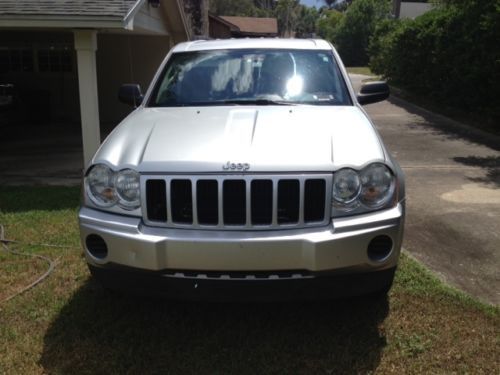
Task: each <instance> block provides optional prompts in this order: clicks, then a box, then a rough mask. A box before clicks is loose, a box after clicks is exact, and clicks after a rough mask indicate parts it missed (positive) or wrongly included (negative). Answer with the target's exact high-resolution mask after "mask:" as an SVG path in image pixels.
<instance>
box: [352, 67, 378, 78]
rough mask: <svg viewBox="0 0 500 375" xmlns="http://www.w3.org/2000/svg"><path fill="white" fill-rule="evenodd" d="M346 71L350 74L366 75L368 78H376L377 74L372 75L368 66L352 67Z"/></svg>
mask: <svg viewBox="0 0 500 375" xmlns="http://www.w3.org/2000/svg"><path fill="white" fill-rule="evenodd" d="M346 69H347V72H348V73H354V74H364V75H366V76H375V74H374V73H372V71H371V70H370V68H369V67H367V66H352V67H349V68H346Z"/></svg>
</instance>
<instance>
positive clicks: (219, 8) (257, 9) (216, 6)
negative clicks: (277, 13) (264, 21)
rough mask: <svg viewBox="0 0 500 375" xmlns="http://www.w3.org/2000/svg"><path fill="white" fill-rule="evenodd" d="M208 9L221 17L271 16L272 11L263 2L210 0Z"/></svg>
mask: <svg viewBox="0 0 500 375" xmlns="http://www.w3.org/2000/svg"><path fill="white" fill-rule="evenodd" d="M209 9H210V12H212V13H214V14H217V15H221V16H242V17H270V16H272V14H271V13H272V10H271V9H270V6H268V3H267V2H266V1H265V0H260V1H259V0H255V1H254V0H238V1H234V0H210V2H209Z"/></svg>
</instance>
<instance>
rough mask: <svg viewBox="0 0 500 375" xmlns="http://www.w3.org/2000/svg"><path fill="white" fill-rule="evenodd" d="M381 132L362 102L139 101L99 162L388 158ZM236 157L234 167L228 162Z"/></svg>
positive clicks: (305, 163)
mask: <svg viewBox="0 0 500 375" xmlns="http://www.w3.org/2000/svg"><path fill="white" fill-rule="evenodd" d="M383 160H384V150H383V146H382V144H381V142H380V140H379V138H378V135H377V133H376V131H375V129H374V128H373V126H372V125H371V123H370V122H369V120H368V119H367V117H366V115H365V114H364V113H363V112H362V110H361V109H359V108H358V107H355V106H345V107H334V106H309V105H304V106H301V105H298V106H258V107H257V106H255V107H254V106H252V107H247V106H245V107H243V106H224V107H181V108H177V107H176V108H139V109H137V110H136V111H134V112H133V113H132V114H130V115H129V116H128V117H127V118H126V119H125V120H124V121H123V122H122V123H121V124H120V125H119V126H118V127H117V128H116V129H115V130H114V131H113V132H112V133H111V134H110V135H109V136H108V138H107V139H106V140H105V141H104V143H103V144H102V146H101V148H100V149H99V151H98V152H97V154H96V155H95V157H94V159H93V163H101V162H103V163H107V164H109V165H111V166H112V167H114V168H117V169H122V168H127V167H131V168H135V169H137V170H139V171H140V172H161V173H207V172H208V173H213V172H216V173H221V172H224V171H227V172H235V173H237V172H238V171H241V169H238V167H239V166H238V164H241V165H245V167H244V169H247V166H248V170H246V172H247V173H252V172H318V171H332V170H335V169H338V168H340V167H345V166H351V167H355V168H356V167H361V166H363V165H365V164H367V163H368V162H372V161H383ZM228 163H229V166H231V164H235V165H234V167H235V168H234V169H231V168H230V169H228V170H227V169H226V168H227V166H228Z"/></svg>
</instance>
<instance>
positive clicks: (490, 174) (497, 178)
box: [453, 156, 500, 187]
mask: <svg viewBox="0 0 500 375" xmlns="http://www.w3.org/2000/svg"><path fill="white" fill-rule="evenodd" d="M453 160H454V161H456V162H457V163H461V164H464V165H467V166H470V167H480V168H483V169H484V170H485V171H486V176H485V177H477V178H475V177H474V178H472V177H468V178H469V180H471V181H473V182H478V183H483V184H492V185H495V186H496V187H500V156H487V157H479V156H467V157H459V156H457V157H454V158H453Z"/></svg>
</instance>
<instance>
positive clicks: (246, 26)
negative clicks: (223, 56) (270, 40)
mask: <svg viewBox="0 0 500 375" xmlns="http://www.w3.org/2000/svg"><path fill="white" fill-rule="evenodd" d="M208 23H209V35H210V37H211V38H214V39H225V38H246V37H250V38H252V37H254V38H256V37H276V36H278V22H277V20H276V18H264V17H262V18H258V17H232V16H216V15H214V14H209V16H208Z"/></svg>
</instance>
